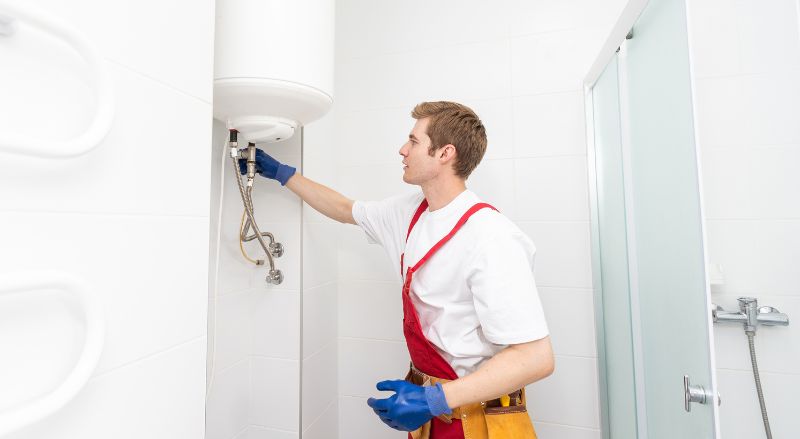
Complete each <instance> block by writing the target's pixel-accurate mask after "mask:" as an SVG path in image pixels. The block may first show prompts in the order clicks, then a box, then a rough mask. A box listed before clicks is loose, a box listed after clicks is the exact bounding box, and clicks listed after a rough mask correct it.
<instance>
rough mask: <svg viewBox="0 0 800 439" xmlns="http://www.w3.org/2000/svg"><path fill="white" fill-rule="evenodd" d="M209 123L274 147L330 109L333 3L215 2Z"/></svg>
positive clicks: (305, 0)
mask: <svg viewBox="0 0 800 439" xmlns="http://www.w3.org/2000/svg"><path fill="white" fill-rule="evenodd" d="M215 33H216V35H215V41H214V43H215V46H214V52H215V53H214V55H215V56H214V118H215V119H218V120H221V121H223V122H224V123H225V124H226V125H227V128H228V129H236V130H237V131H239V133H240V136H241V137H244V139H240V140H245V141H247V142H253V143H260V142H275V141H278V140H282V139H286V138H289V137H291V136H292V135H293V134H294V132H295V130H296V129H298V128H299V127H300V126H302V125H304V124H307V123H309V122H312V121H314V120H316V119H318V118H320V117H322V116H323V115H324V114H325V113H326V112H327V111H328V109H330V107H331V104H332V103H333V98H332V96H333V51H334V0H218V1H217V2H216V32H215Z"/></svg>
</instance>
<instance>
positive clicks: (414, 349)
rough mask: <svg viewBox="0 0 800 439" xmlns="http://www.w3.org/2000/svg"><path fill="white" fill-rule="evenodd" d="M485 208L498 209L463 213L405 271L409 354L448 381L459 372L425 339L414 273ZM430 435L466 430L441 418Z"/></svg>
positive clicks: (437, 438)
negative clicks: (413, 284) (413, 293)
mask: <svg viewBox="0 0 800 439" xmlns="http://www.w3.org/2000/svg"><path fill="white" fill-rule="evenodd" d="M427 208H428V200H422V203H421V204H420V205H419V207H418V208H417V211H416V212H415V213H414V217H413V218H412V220H411V225H409V226H408V233H407V234H406V242H408V237H409V235H411V230H412V229H413V228H414V225H415V224H416V223H417V221H418V220H419V217H420V216H421V215H422V212H423V211H424V210H425V209H427ZM483 208H489V209H494V210H497V209H495V208H494V207H492V206H490V205H488V204H486V203H477V204H475V205H473V206H472V207H471V208H470V209H469V210H467V211H466V212H465V213H464V215H462V216H461V219H459V220H458V222H457V223H456V225H455V227H453V230H451V231H450V233H448V234H447V236H445V237H444V238H442V239H441V240H440V241H439V242H437V243H436V245H434V246H433V247H432V248H431V249H430V250H428V253H426V254H425V256H423V257H422V259H420V260H419V262H417V263H416V264H415V265H414V266H413V267H409V268H408V271H407V272H406V277H405V282H404V283H403V334H404V335H405V338H406V345H407V346H408V353H409V354H410V355H411V361H412V363H413V364H414V367H416V368H417V369H419V370H420V371H421V372H424V373H426V374H428V375H431V376H435V377H438V378H445V379H449V380H455V379H458V375H457V374H456V372H455V371H454V370H453V368H452V367H451V366H450V364H448V363H447V361H445V359H444V358H442V356H441V355H440V354H439V352H438V351H436V348H435V347H433V345H432V344H431V342H430V341H428V339H427V338H425V335H424V334H423V332H422V327H421V326H420V323H419V317H418V315H417V310H416V308H414V304H413V303H412V302H411V296H409V292H410V290H411V279H412V277H413V276H414V273H415V272H416V271H417V270H419V269H420V267H422V265H423V264H425V262H427V261H428V259H430V258H431V256H433V254H434V253H436V252H437V251H438V250H439V249H440V248H441V247H442V246H443V245H444V244H445V243H447V241H449V240H450V238H452V237H453V235H455V234H456V232H458V230H459V229H460V228H461V226H463V225H464V223H466V222H467V220H468V219H469V217H471V216H472V215H473V214H474V213H475V212H477V211H479V210H481V209H483ZM404 256H405V253H403V254H402V255H401V256H400V272H401V274H402V271H403V257H404ZM410 437H411V434H409V438H410ZM430 437H431V439H464V430H463V428H462V425H461V420H460V419H453V422H452V423H451V424H446V423H445V422H443V421H441V420H440V419H439V418H433V419H432V425H431V436H430Z"/></svg>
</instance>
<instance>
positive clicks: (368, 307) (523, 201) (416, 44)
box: [335, 0, 624, 439]
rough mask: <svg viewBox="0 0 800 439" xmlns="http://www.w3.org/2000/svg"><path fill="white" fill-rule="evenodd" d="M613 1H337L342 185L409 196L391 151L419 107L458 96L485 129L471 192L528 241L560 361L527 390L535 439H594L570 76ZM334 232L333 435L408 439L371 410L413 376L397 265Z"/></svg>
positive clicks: (598, 36)
mask: <svg viewBox="0 0 800 439" xmlns="http://www.w3.org/2000/svg"><path fill="white" fill-rule="evenodd" d="M623 3H624V2H623V1H621V0H618V1H609V2H594V1H589V0H582V1H577V0H573V1H555V0H553V1H537V2H525V1H512V2H502V3H487V2H479V1H467V2H464V1H440V2H422V1H412V2H370V1H367V0H341V1H338V2H337V35H336V38H337V41H336V44H337V52H336V60H337V61H336V62H337V64H336V75H337V76H336V97H337V104H336V105H337V112H338V114H337V119H336V120H337V123H336V137H335V138H336V146H335V148H336V151H337V158H338V165H339V174H338V183H337V184H338V186H337V189H339V190H340V191H341V192H343V193H344V194H345V195H347V196H350V197H351V198H355V199H363V200H377V199H382V198H384V197H387V196H390V195H393V194H396V193H400V192H405V191H414V190H417V188H416V187H412V186H408V185H406V184H404V183H403V182H402V178H401V176H402V169H401V165H400V160H401V158H400V156H399V155H398V153H397V151H398V149H399V148H400V146H401V145H402V143H403V142H404V141H405V139H406V138H407V136H408V133H409V131H410V129H411V127H412V125H413V122H414V120H413V119H412V118H411V117H410V114H409V113H410V111H411V109H412V108H413V107H414V105H415V104H417V103H419V102H421V101H425V100H456V101H460V102H463V103H465V104H467V105H469V106H471V107H472V108H473V109H474V110H475V111H476V112H477V113H478V115H479V116H480V117H481V118H482V119H483V121H484V122H485V125H486V127H487V131H488V137H489V147H488V151H487V154H486V156H485V158H484V160H483V162H482V163H481V165H480V166H479V167H478V168H477V170H476V171H475V172H474V174H473V175H472V176H471V177H470V179H469V180H468V182H467V186H468V187H469V188H470V189H472V190H473V191H475V192H476V193H477V194H478V195H480V196H481V197H482V198H483V199H484V200H486V201H488V202H490V203H492V204H494V205H495V206H497V207H498V208H499V210H500V211H501V212H503V213H504V214H505V215H507V216H508V217H510V218H511V219H512V220H514V221H515V222H516V223H517V224H518V225H519V226H520V227H521V228H522V230H524V231H525V232H526V233H528V234H529V235H530V237H531V238H532V239H533V241H534V242H535V244H536V246H537V256H536V271H535V274H536V279H537V284H538V285H539V288H540V294H541V297H542V301H543V303H544V307H545V312H546V314H547V318H548V323H549V325H550V329H551V335H552V340H553V345H554V348H555V353H556V371H555V373H554V374H553V375H552V376H551V377H549V378H548V379H546V380H544V381H542V382H541V383H537V384H534V385H533V386H531V387H530V389H529V392H530V393H529V401H530V412H531V414H532V418H533V420H534V421H535V425H536V428H537V431H538V433H539V437H540V438H541V439H551V438H560V439H578V438H580V439H584V438H599V437H600V431H599V415H598V411H599V409H598V386H597V372H596V370H597V369H596V368H597V364H596V353H595V341H594V340H595V334H594V321H593V311H592V286H591V285H592V284H591V271H590V266H591V264H590V245H589V213H588V193H587V182H586V174H587V172H586V153H585V151H586V146H585V133H584V119H583V100H582V94H581V93H582V91H581V81H582V79H583V77H584V75H585V74H586V73H587V71H588V69H589V66H590V64H591V62H592V61H593V60H594V58H595V56H596V55H597V53H598V51H599V49H600V46H601V45H602V43H603V42H604V41H605V37H606V35H607V34H608V32H609V30H610V29H611V27H612V25H613V23H614V21H615V20H616V17H617V16H618V14H619V12H620V11H621V9H622V7H623V6H624V4H623ZM338 237H339V244H338V252H339V257H338V280H339V300H338V303H339V306H338V314H339V315H338V319H339V324H338V329H339V345H338V346H339V436H340V437H342V438H350V437H359V438H362V437H363V438H367V437H369V438H389V437H396V438H399V437H404V434H402V433H398V432H395V431H393V430H390V429H388V428H386V427H385V426H384V425H383V424H382V423H381V422H380V421H379V420H378V419H377V418H376V417H375V415H374V414H373V413H372V411H371V410H370V409H369V408H368V407H367V405H366V399H367V397H369V396H376V395H379V394H380V393H379V392H377V391H376V390H375V389H374V385H375V383H376V382H377V381H379V380H381V379H387V378H402V377H403V376H404V375H405V372H406V370H407V367H408V354H407V351H406V348H405V345H404V341H403V336H402V332H401V319H402V310H401V306H400V283H399V280H398V279H397V276H396V274H395V271H396V267H394V266H390V264H389V262H388V260H387V258H386V257H385V256H384V253H383V250H382V249H381V248H380V247H378V246H375V245H370V244H368V243H367V240H366V237H365V236H364V234H363V233H362V232H361V231H360V230H359V229H358V228H356V227H343V228H341V229H339V233H338Z"/></svg>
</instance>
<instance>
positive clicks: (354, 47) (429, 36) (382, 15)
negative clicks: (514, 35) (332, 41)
mask: <svg viewBox="0 0 800 439" xmlns="http://www.w3.org/2000/svg"><path fill="white" fill-rule="evenodd" d="M336 6H337V11H336V12H337V15H336V18H337V26H336V40H337V41H336V43H337V46H336V49H337V51H336V55H337V58H339V59H343V60H346V59H350V58H354V57H369V56H375V55H380V54H385V53H393V52H408V51H410V50H420V49H427V48H432V47H442V46H452V45H455V44H463V43H473V42H481V41H486V40H489V39H493V38H498V37H505V36H507V35H508V16H507V12H508V9H507V8H504V7H499V6H500V5H495V4H487V3H485V2H482V1H479V0H467V1H462V2H459V4H458V7H453V5H452V4H451V3H449V2H435V3H430V2H425V1H422V0H413V1H409V2H404V3H402V5H401V4H393V3H376V2H371V1H368V0H347V1H341V2H337V3H336ZM365 17H371V18H372V19H371V20H369V19H365ZM390 17H391V18H390ZM431 17H447V21H448V22H449V23H458V25H457V26H445V25H441V26H440V25H431V22H430V19H431ZM365 36H368V37H366V38H365Z"/></svg>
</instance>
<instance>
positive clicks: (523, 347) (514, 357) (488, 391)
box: [442, 337, 554, 407]
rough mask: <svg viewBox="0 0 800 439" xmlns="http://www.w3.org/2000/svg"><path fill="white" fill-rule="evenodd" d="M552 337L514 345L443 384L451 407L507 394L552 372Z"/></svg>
mask: <svg viewBox="0 0 800 439" xmlns="http://www.w3.org/2000/svg"><path fill="white" fill-rule="evenodd" d="M553 367H554V360H553V349H552V346H551V345H550V337H545V338H543V339H541V340H536V341H532V342H529V343H522V344H518V345H511V346H509V347H507V348H506V349H504V350H502V351H500V352H499V353H498V354H497V355H495V356H494V357H492V358H490V359H489V360H487V361H486V362H485V363H483V364H482V365H481V367H480V368H478V370H476V371H475V372H473V373H471V374H469V375H467V376H465V377H462V378H459V379H457V380H454V381H451V382H449V383H446V384H444V385H443V386H442V389H443V390H444V393H445V397H446V398H447V403H448V404H449V405H450V407H459V406H462V405H465V404H471V403H475V402H480V401H487V400H490V399H494V398H498V397H500V396H502V395H507V394H509V393H511V392H513V391H515V390H517V389H520V388H522V387H524V386H526V385H527V384H530V383H532V382H535V381H538V380H540V379H542V378H545V377H547V376H549V375H550V374H551V373H553Z"/></svg>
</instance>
